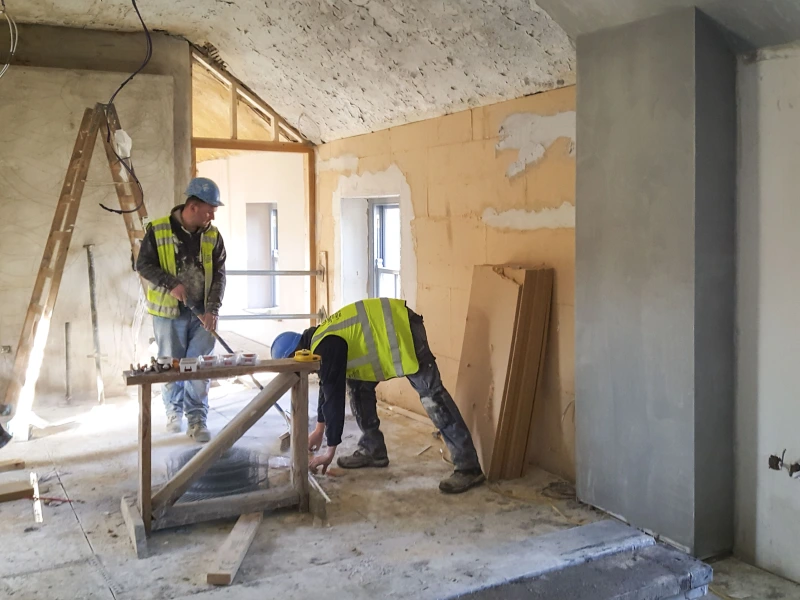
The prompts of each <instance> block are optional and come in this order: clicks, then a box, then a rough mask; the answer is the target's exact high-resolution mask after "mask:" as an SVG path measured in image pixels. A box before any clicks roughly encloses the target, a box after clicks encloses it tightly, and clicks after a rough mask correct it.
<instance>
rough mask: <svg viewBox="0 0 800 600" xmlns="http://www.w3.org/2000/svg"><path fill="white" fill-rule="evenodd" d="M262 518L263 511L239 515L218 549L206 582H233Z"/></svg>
mask: <svg viewBox="0 0 800 600" xmlns="http://www.w3.org/2000/svg"><path fill="white" fill-rule="evenodd" d="M263 519H264V513H262V512H255V513H250V514H246V515H242V516H241V517H239V520H238V521H236V525H234V526H233V530H232V531H231V533H230V535H229V536H228V538H227V539H226V540H225V543H224V544H222V547H221V548H220V549H219V552H218V553H217V559H216V561H215V563H214V566H213V567H212V568H211V570H210V571H209V572H208V574H207V575H206V581H207V582H208V583H210V584H211V585H230V584H232V583H233V580H234V578H235V577H236V573H238V572H239V567H240V566H241V565H242V561H243V560H244V557H245V556H246V555H247V551H248V550H249V549H250V544H252V543H253V538H254V537H256V533H257V532H258V527H259V525H261V521H262V520H263Z"/></svg>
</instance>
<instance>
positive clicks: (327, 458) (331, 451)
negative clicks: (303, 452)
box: [308, 446, 336, 475]
mask: <svg viewBox="0 0 800 600" xmlns="http://www.w3.org/2000/svg"><path fill="white" fill-rule="evenodd" d="M335 454H336V446H333V447H328V449H327V450H326V451H325V452H324V453H323V454H320V455H319V456H315V457H314V458H312V459H311V460H310V461H308V470H309V471H311V472H312V473H314V474H315V475H316V474H317V469H319V468H320V467H322V474H323V475H325V473H327V472H328V467H329V466H330V465H331V463H332V462H333V457H334V455H335Z"/></svg>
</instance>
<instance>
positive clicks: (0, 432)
mask: <svg viewBox="0 0 800 600" xmlns="http://www.w3.org/2000/svg"><path fill="white" fill-rule="evenodd" d="M10 441H11V434H10V433H8V432H7V431H6V430H5V429H3V426H2V425H0V448H2V447H3V446H5V445H6V444H7V443H8V442H10Z"/></svg>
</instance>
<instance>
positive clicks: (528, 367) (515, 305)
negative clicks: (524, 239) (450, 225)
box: [456, 265, 553, 480]
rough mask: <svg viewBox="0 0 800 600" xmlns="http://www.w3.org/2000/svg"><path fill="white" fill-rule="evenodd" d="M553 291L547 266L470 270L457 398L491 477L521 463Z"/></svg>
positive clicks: (517, 469) (519, 470)
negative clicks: (468, 300)
mask: <svg viewBox="0 0 800 600" xmlns="http://www.w3.org/2000/svg"><path fill="white" fill-rule="evenodd" d="M552 293H553V270H552V269H527V268H524V267H512V266H491V265H482V266H476V267H475V269H474V271H473V279H472V290H471V292H470V303H469V309H468V312H467V324H466V328H465V332H464V344H463V350H462V355H461V363H460V365H459V372H458V383H457V386H456V403H457V404H458V406H459V409H460V410H461V413H462V415H463V416H464V420H465V421H466V423H467V426H468V427H469V429H470V431H471V433H472V437H473V439H474V441H475V447H476V449H477V451H478V457H479V458H480V461H481V466H482V467H483V470H484V472H485V473H486V474H487V476H488V477H489V479H490V480H497V479H513V478H516V477H521V476H522V474H523V472H524V469H525V457H526V456H527V451H528V441H529V439H530V433H531V424H532V423H531V422H532V418H533V407H534V404H535V402H536V394H537V391H538V390H539V387H540V383H541V378H542V373H543V364H544V358H545V343H546V340H547V329H548V326H549V320H550V304H551V301H552Z"/></svg>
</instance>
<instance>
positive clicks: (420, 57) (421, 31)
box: [6, 0, 575, 141]
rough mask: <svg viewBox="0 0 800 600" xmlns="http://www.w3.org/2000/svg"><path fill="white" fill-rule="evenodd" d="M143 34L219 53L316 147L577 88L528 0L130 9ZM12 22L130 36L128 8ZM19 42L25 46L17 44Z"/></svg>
mask: <svg viewBox="0 0 800 600" xmlns="http://www.w3.org/2000/svg"><path fill="white" fill-rule="evenodd" d="M138 3H139V8H140V10H141V12H142V15H143V17H144V19H145V21H146V22H147V24H148V26H150V27H151V28H152V29H158V30H163V31H167V32H169V33H173V34H176V35H183V36H185V37H186V38H187V39H189V40H191V41H192V42H194V43H196V44H198V45H202V44H203V43H204V42H206V41H208V42H211V43H212V44H214V46H216V47H217V48H218V49H219V52H220V55H221V57H222V58H223V60H225V61H226V62H227V63H228V66H229V69H230V71H231V72H232V73H233V74H234V75H236V76H237V77H239V78H240V79H241V80H242V81H244V82H245V83H246V84H247V85H249V86H250V87H251V88H252V89H253V90H254V91H255V92H256V93H258V94H259V95H261V97H262V98H264V100H266V101H267V102H268V103H270V104H271V105H272V106H273V108H275V110H277V111H278V112H279V113H280V114H281V115H282V116H283V117H284V118H285V119H287V120H288V121H289V122H290V123H291V124H293V125H295V126H297V127H298V128H299V129H300V130H301V131H302V132H303V133H304V134H305V135H306V136H307V137H308V138H309V139H311V140H313V141H320V140H324V141H329V140H332V139H337V138H342V137H347V136H351V135H355V134H360V133H366V132H369V131H375V130H378V129H383V128H386V127H389V126H392V125H396V124H401V123H405V122H409V121H416V120H420V119H424V118H430V117H433V116H438V115H441V114H445V113H448V112H453V111H457V110H461V109H464V108H467V107H470V106H480V105H484V104H490V103H493V102H497V101H500V100H503V99H510V98H516V97H519V96H523V95H527V94H531V93H535V92H538V91H542V90H547V89H551V88H553V87H558V86H561V85H566V84H571V83H574V81H575V54H574V49H573V47H572V45H571V44H570V41H569V39H568V38H567V35H566V33H565V32H564V31H563V30H562V29H561V28H560V27H559V26H558V25H557V24H556V23H555V22H554V21H553V20H552V19H551V18H550V17H549V16H548V15H547V13H545V12H544V11H542V10H541V9H540V8H539V7H538V6H537V4H536V3H535V1H534V0H283V1H279V0H138ZM6 4H7V6H8V9H9V12H10V13H12V14H13V15H14V16H15V17H16V18H17V19H18V21H20V22H33V23H46V24H51V25H66V26H74V27H87V28H97V29H113V30H122V31H134V30H136V29H137V27H138V21H137V20H136V16H135V14H134V13H133V10H132V7H131V4H130V2H129V1H128V0H36V1H30V0H7V1H6ZM23 43H24V40H23Z"/></svg>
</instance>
